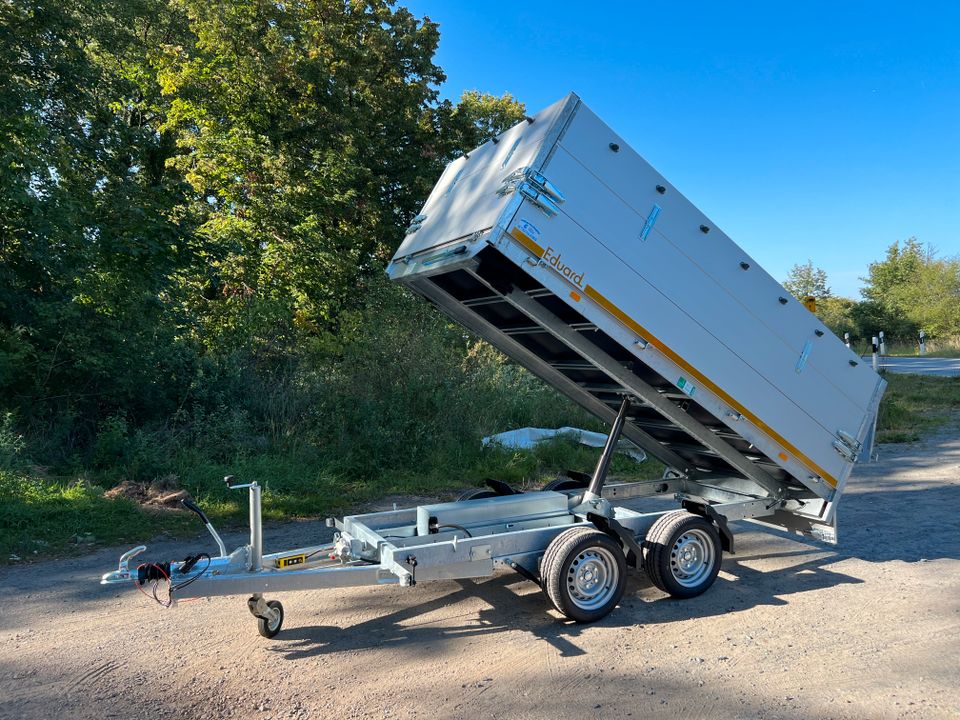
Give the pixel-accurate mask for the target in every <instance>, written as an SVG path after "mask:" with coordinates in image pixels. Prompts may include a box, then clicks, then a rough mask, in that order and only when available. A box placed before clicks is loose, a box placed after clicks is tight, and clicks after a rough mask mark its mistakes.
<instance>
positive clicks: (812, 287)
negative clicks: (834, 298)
mask: <svg viewBox="0 0 960 720" xmlns="http://www.w3.org/2000/svg"><path fill="white" fill-rule="evenodd" d="M783 286H784V287H785V288H786V289H787V290H789V291H790V293H791V294H792V295H793V296H794V297H795V298H797V299H798V300H802V299H803V298H804V297H806V296H808V295H812V296H813V297H815V298H817V300H818V301H819V300H821V299H822V298H828V297H831V295H832V293H831V292H830V287H829V286H828V285H827V273H826V272H825V271H823V270H821V269H820V268H818V267H814V265H813V262H812V261H811V260H807V262H806V263H804V264H802V265H794V266H793V267H792V268H790V271H789V272H788V273H787V279H786V280H784V281H783Z"/></svg>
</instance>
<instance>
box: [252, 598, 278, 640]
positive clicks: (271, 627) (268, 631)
mask: <svg viewBox="0 0 960 720" xmlns="http://www.w3.org/2000/svg"><path fill="white" fill-rule="evenodd" d="M267 607H268V608H270V609H271V610H273V615H274V617H273V619H270V618H268V617H264V616H262V615H258V616H257V630H258V631H259V632H260V634H261V635H263V636H264V637H265V638H272V637H274V636H275V635H276V634H277V633H278V632H280V628H281V627H283V605H282V604H281V603H280V601H279V600H268V601H267Z"/></svg>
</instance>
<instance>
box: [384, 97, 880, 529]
mask: <svg viewBox="0 0 960 720" xmlns="http://www.w3.org/2000/svg"><path fill="white" fill-rule="evenodd" d="M524 168H527V169H528V171H529V172H528V173H527V175H526V176H525V177H526V180H524V178H520V179H519V180H518V179H517V173H516V171H517V170H518V169H520V171H522V170H523V169H524ZM537 173H539V174H537ZM511 178H512V180H511ZM454 180H455V182H454ZM544 181H546V184H544ZM544 188H546V192H543V191H544ZM544 198H546V200H544ZM551 200H552V202H551ZM424 215H426V218H425V219H424V220H423V222H422V224H421V225H420V227H419V229H417V230H416V231H415V232H414V233H413V234H411V235H409V236H408V237H407V239H406V240H405V242H404V243H403V245H402V246H401V248H400V250H399V251H398V252H397V254H396V256H395V258H394V261H393V263H392V264H391V266H390V267H389V268H388V272H389V274H390V275H391V277H393V278H395V279H397V280H401V281H403V282H406V283H408V284H410V285H411V287H413V288H414V289H415V290H417V291H418V292H420V293H421V294H424V295H425V296H427V297H429V298H432V299H433V300H434V301H435V302H437V304H438V305H440V306H441V307H444V308H445V310H446V311H447V312H448V313H451V314H454V315H455V316H457V317H458V319H459V320H460V321H461V322H465V323H467V324H469V325H470V326H471V327H473V328H474V329H477V330H478V331H480V332H481V334H482V335H483V336H484V337H486V338H487V339H488V340H490V341H491V342H493V343H494V344H495V345H497V346H498V347H500V348H501V349H503V350H504V351H505V352H507V353H508V354H510V355H511V356H513V357H514V358H515V359H517V360H518V361H520V362H522V363H523V364H525V365H527V367H529V368H530V369H531V370H533V371H534V372H536V373H537V374H538V375H540V376H541V377H544V378H545V379H547V380H548V381H549V382H552V384H553V385H554V386H555V387H557V388H558V389H559V390H561V391H562V392H565V393H567V394H568V395H570V396H571V397H572V398H573V399H575V400H576V401H577V402H579V403H580V404H581V405H583V406H584V407H587V408H589V409H590V410H591V411H592V412H597V408H598V407H599V408H600V409H603V410H604V412H603V413H599V412H598V414H599V415H601V416H603V417H604V418H605V419H606V418H607V417H608V416H609V413H607V412H606V408H607V407H610V406H615V404H616V403H617V397H618V395H619V394H621V393H623V392H627V393H628V394H631V395H633V396H635V397H637V398H638V399H642V400H643V402H642V403H638V408H637V410H636V412H635V414H634V415H633V416H632V417H631V418H630V422H629V424H630V425H631V428H632V430H633V431H634V434H635V435H636V436H637V437H641V438H642V439H644V440H645V441H647V444H646V445H645V447H647V449H648V450H650V449H651V444H652V446H653V452H654V454H657V452H656V451H657V449H661V450H662V452H661V453H660V457H661V458H662V459H664V461H665V462H667V463H668V464H670V465H672V466H674V467H677V469H678V470H680V471H681V472H683V473H686V474H688V475H690V474H699V475H702V476H717V475H719V474H720V473H726V474H730V472H731V471H735V472H736V473H739V474H740V475H742V476H743V477H744V478H746V479H748V480H750V481H752V482H754V483H756V484H757V486H759V487H762V488H765V490H766V491H767V492H769V493H770V494H773V495H777V496H781V495H782V496H786V495H791V494H792V495H791V496H794V497H797V498H798V499H799V498H812V497H817V498H822V499H824V500H827V501H831V500H833V499H835V497H836V495H837V493H838V492H839V491H840V490H841V489H842V486H843V483H844V481H845V479H846V477H847V476H848V474H849V472H850V469H851V466H852V464H853V461H854V457H855V455H856V453H857V451H858V450H859V443H861V442H863V441H864V440H865V438H867V437H868V436H869V434H870V432H871V430H872V427H873V423H874V421H875V416H876V411H877V405H878V403H879V399H880V396H881V394H882V391H883V387H884V382H883V381H882V380H881V379H880V378H879V377H878V376H877V375H876V374H875V373H874V372H873V371H872V370H871V369H870V368H869V367H867V366H865V365H864V364H863V363H861V362H860V360H859V358H858V357H856V356H855V355H853V354H852V353H851V352H850V351H849V350H848V349H847V348H846V347H845V346H844V345H843V343H842V342H841V341H840V340H839V339H838V338H837V337H836V336H834V335H833V334H832V333H831V332H830V331H829V329H827V328H826V327H825V326H824V325H823V324H822V323H821V322H820V321H819V320H818V319H817V318H816V317H815V316H814V315H812V314H811V313H809V312H808V311H807V310H806V309H805V308H804V307H802V306H801V305H800V303H798V302H797V301H796V300H795V299H794V298H793V297H791V296H790V295H789V293H787V291H786V290H784V288H783V287H782V286H781V285H780V284H779V283H777V282H776V281H775V280H774V279H773V278H772V277H770V276H769V275H768V274H767V273H766V272H764V271H763V269H762V268H760V267H759V265H758V264H757V263H756V261H755V260H754V259H753V258H751V257H749V256H748V255H747V254H746V253H744V252H743V251H742V250H741V249H740V248H739V247H738V246H737V245H736V244H735V243H733V242H732V241H731V240H730V238H728V237H727V236H726V235H725V234H724V233H722V232H721V231H720V230H719V229H718V228H716V227H715V226H714V225H713V223H712V222H711V221H710V220H709V219H708V218H706V217H705V216H704V215H703V213H701V212H700V211H699V210H698V209H697V208H696V207H695V206H693V205H692V204H691V203H690V202H689V201H688V200H687V199H686V198H684V197H683V196H682V195H681V194H680V193H679V192H677V191H676V190H675V189H674V188H673V187H672V186H671V185H670V184H669V183H668V182H667V181H666V180H665V179H664V178H663V177H662V176H660V175H659V173H657V172H656V170H654V169H653V168H652V167H651V166H650V165H649V164H647V163H646V162H645V161H644V160H643V159H642V158H641V157H640V156H639V155H638V154H637V153H636V152H634V151H633V150H632V149H631V148H630V147H629V146H628V145H627V143H626V142H625V141H624V140H623V138H621V137H619V136H618V135H617V134H616V133H614V132H613V131H612V130H611V129H610V128H609V127H607V126H606V124H605V123H603V121H602V120H600V119H599V118H598V117H597V116H596V115H595V114H594V113H592V112H591V111H590V110H589V109H588V108H587V107H586V106H585V105H584V104H583V103H582V102H580V100H579V98H577V97H576V96H575V95H572V94H571V95H570V96H568V97H567V98H565V99H564V100H561V101H560V102H558V103H556V104H554V105H552V106H551V107H550V108H547V109H546V110H545V111H543V112H541V113H538V114H537V115H536V116H534V117H533V122H532V123H530V122H524V123H521V124H520V125H518V126H517V127H515V128H513V129H511V130H509V131H507V132H506V133H504V135H503V136H501V138H500V139H499V141H498V142H491V143H487V144H485V145H484V146H482V147H481V148H479V149H477V150H475V151H472V152H470V153H468V156H465V157H464V158H461V159H459V160H457V161H455V162H454V163H451V165H450V167H448V169H447V171H446V172H445V173H444V175H443V177H442V178H441V180H440V182H439V183H438V185H437V187H436V188H435V189H434V192H433V193H432V195H431V197H430V199H429V200H428V202H427V204H426V205H425V207H424ZM440 248H444V249H443V250H442V251H441V250H440ZM427 251H430V252H427ZM597 401H599V403H598V402H597ZM665 403H666V404H665ZM680 466H682V467H680ZM831 505H832V503H830V502H827V503H825V504H824V503H815V502H811V503H810V504H809V508H810V509H811V510H810V511H811V512H812V513H813V514H815V515H817V516H818V517H819V518H820V519H821V520H825V521H828V522H829V519H830V518H832V509H831Z"/></svg>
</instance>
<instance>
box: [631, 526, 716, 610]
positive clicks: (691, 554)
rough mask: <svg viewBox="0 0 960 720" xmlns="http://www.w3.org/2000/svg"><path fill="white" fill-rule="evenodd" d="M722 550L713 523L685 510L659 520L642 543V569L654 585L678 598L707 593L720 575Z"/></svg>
mask: <svg viewBox="0 0 960 720" xmlns="http://www.w3.org/2000/svg"><path fill="white" fill-rule="evenodd" d="M722 558H723V548H722V546H721V545H720V535H719V534H718V533H717V529H716V528H715V527H714V526H713V524H712V523H711V522H709V521H708V520H705V519H704V518H702V517H700V516H699V515H694V514H693V513H689V512H687V511H686V510H677V511H675V512H670V513H667V514H666V515H663V516H662V517H661V518H660V519H659V520H657V521H656V522H655V523H654V524H653V527H651V528H650V531H649V532H648V533H647V537H646V539H645V540H644V541H643V568H644V570H646V572H647V575H648V576H649V577H650V580H651V582H653V584H654V585H656V586H657V587H658V588H660V589H661V590H663V591H664V592H667V593H670V595H672V596H673V597H676V598H691V597H695V596H697V595H700V594H701V593H703V592H706V590H707V588H709V587H710V586H711V585H713V581H714V580H716V579H717V573H718V572H720V562H721V560H722Z"/></svg>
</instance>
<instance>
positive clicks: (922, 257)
mask: <svg viewBox="0 0 960 720" xmlns="http://www.w3.org/2000/svg"><path fill="white" fill-rule="evenodd" d="M863 280H864V281H865V282H866V285H865V287H864V289H863V297H864V300H865V302H864V305H866V306H867V307H866V308H864V310H865V311H867V312H869V313H870V314H871V316H872V319H873V321H874V322H875V323H877V324H878V325H879V326H880V327H881V328H884V327H886V328H890V329H891V330H893V332H894V333H895V334H901V335H915V334H916V333H917V332H918V331H919V330H924V331H925V332H926V333H927V335H929V336H931V337H937V336H940V337H945V336H951V335H958V334H960V257H952V258H940V257H938V256H937V253H936V251H935V250H934V249H933V248H932V247H930V246H924V245H921V244H920V242H919V241H918V240H917V239H916V238H910V239H908V240H907V241H906V242H904V243H903V244H902V245H901V244H900V243H899V242H895V243H893V244H892V245H891V246H890V247H889V248H887V254H886V257H885V258H884V259H883V260H880V261H877V262H874V263H870V266H869V270H868V275H867V277H866V278H863ZM887 332H890V330H888V331H887Z"/></svg>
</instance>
